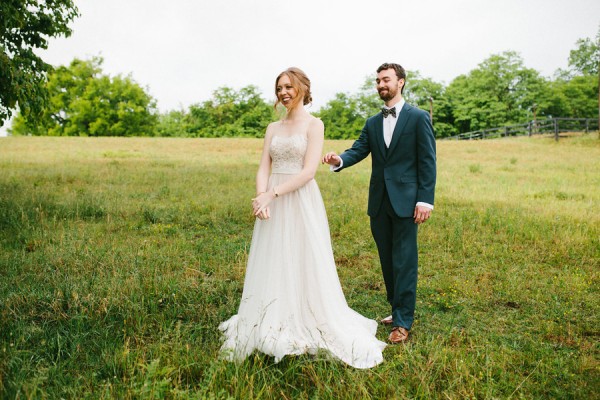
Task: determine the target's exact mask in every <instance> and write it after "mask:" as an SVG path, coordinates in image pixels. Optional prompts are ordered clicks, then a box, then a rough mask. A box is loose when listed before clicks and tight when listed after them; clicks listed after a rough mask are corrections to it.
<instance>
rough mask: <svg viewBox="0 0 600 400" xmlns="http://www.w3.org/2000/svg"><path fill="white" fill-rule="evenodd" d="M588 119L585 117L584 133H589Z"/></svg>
mask: <svg viewBox="0 0 600 400" xmlns="http://www.w3.org/2000/svg"><path fill="white" fill-rule="evenodd" d="M589 131H590V120H589V119H588V118H586V119H585V133H590V132H589Z"/></svg>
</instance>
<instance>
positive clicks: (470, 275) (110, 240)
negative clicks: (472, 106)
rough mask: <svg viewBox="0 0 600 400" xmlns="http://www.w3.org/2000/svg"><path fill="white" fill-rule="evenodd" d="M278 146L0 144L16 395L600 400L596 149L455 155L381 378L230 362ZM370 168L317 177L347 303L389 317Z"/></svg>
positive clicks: (467, 150)
mask: <svg viewBox="0 0 600 400" xmlns="http://www.w3.org/2000/svg"><path fill="white" fill-rule="evenodd" d="M350 143H351V142H349V141H335V142H334V141H332V142H326V145H325V149H324V150H325V151H327V150H330V149H332V150H337V151H340V150H343V149H345V148H346V147H348V146H349V144H350ZM261 145H262V143H261V141H260V140H256V139H149V138H146V139H142V138H28V137H19V138H11V137H9V138H3V139H0V171H1V173H0V394H1V396H0V397H2V398H7V399H13V398H19V399H24V398H144V399H145V398H192V399H204V398H287V399H292V398H293V399H297V398H300V399H302V398H306V399H308V398H311V399H312V398H324V399H337V398H361V399H362V398H373V399H382V398H400V399H402V398H423V399H429V398H441V399H465V398H471V399H498V398H502V399H508V398H513V399H520V398H523V399H531V398H541V399H545V398H565V399H591V398H599V397H600V396H599V394H598V393H600V361H599V359H600V344H599V342H600V341H599V339H600V328H599V326H600V321H599V317H598V316H599V315H600V300H599V294H600V293H599V292H600V290H599V284H598V283H599V279H598V278H599V276H598V274H599V267H600V240H599V236H600V141H599V140H598V139H597V137H594V136H587V137H580V138H569V139H565V140H561V141H560V142H558V143H556V142H554V141H553V140H551V139H539V138H537V139H528V138H521V139H502V140H489V141H473V142H450V141H440V142H439V143H438V170H439V179H438V190H437V196H436V197H437V198H436V209H435V211H434V214H433V217H432V219H431V220H430V221H429V222H428V223H427V224H426V225H424V226H423V227H422V228H421V230H420V265H421V270H420V280H419V292H418V301H417V315H416V317H417V319H416V323H415V325H414V329H413V335H412V339H411V341H410V343H409V344H407V345H401V346H390V347H388V348H387V349H386V350H385V352H384V357H385V362H384V363H383V364H382V365H380V366H378V367H376V368H374V369H371V370H367V371H363V370H355V369H352V368H350V367H347V366H345V365H343V364H341V363H339V362H336V361H331V360H329V359H328V358H327V356H326V355H325V354H323V355H319V356H316V357H311V356H296V357H286V358H285V359H284V360H283V361H282V362H281V363H279V364H275V363H273V360H272V359H271V358H269V357H267V356H263V355H260V354H257V355H255V356H252V357H250V358H249V359H248V360H247V361H245V362H243V363H241V364H234V363H228V362H225V361H222V360H219V357H218V350H219V347H220V335H219V332H218V330H217V326H218V324H219V323H220V322H221V321H223V320H225V319H227V318H228V317H229V316H231V315H232V314H234V313H235V312H236V310H237V306H238V303H239V300H240V296H241V291H242V285H243V277H244V270H245V263H246V257H247V251H248V247H249V244H250V239H251V232H252V225H253V218H252V216H251V211H250V210H251V206H250V199H251V197H252V196H253V194H254V175H255V172H256V169H257V166H258V160H259V156H260V150H261ZM369 173H370V165H369V163H368V162H363V163H362V164H359V165H357V166H356V167H354V168H352V169H349V170H347V171H345V172H343V173H341V174H331V173H329V172H328V170H327V168H326V167H324V166H322V167H321V168H320V169H319V172H318V176H317V181H318V183H319V186H320V187H321V191H322V193H323V197H324V200H325V204H326V207H327V210H328V215H329V223H330V227H331V232H332V240H333V245H334V252H335V256H336V262H337V265H338V271H339V275H340V279H341V281H342V286H343V288H344V291H345V294H346V297H347V300H348V302H349V304H350V306H351V307H353V308H355V309H356V310H357V311H359V312H361V313H363V314H365V315H367V316H369V317H372V318H380V317H383V316H385V315H387V313H388V308H387V305H386V303H385V300H384V293H383V291H384V288H383V282H382V278H381V276H380V272H379V264H378V260H377V255H376V250H375V247H374V244H373V241H372V239H371V235H370V232H369V223H368V217H367V216H366V200H367V187H368V181H369ZM387 334H388V332H387V329H386V328H384V327H380V328H379V331H378V337H380V338H381V339H382V340H385V338H386V337H387Z"/></svg>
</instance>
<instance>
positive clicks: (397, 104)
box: [384, 97, 406, 118]
mask: <svg viewBox="0 0 600 400" xmlns="http://www.w3.org/2000/svg"><path fill="white" fill-rule="evenodd" d="M404 103H406V101H405V100H404V97H402V98H401V99H400V101H399V102H397V103H396V104H394V106H393V107H387V106H384V107H385V108H395V109H396V118H397V116H398V115H399V114H400V111H402V107H404Z"/></svg>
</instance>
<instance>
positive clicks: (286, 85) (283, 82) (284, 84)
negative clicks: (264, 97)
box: [276, 75, 298, 108]
mask: <svg viewBox="0 0 600 400" xmlns="http://www.w3.org/2000/svg"><path fill="white" fill-rule="evenodd" d="M276 93H277V99H278V100H279V102H280V103H281V104H283V105H284V106H285V107H286V108H289V107H290V106H292V105H293V104H294V99H295V98H296V97H297V96H298V91H297V90H296V88H294V87H293V86H292V81H290V78H289V77H288V76H287V75H282V76H281V78H279V81H278V82H277V87H276Z"/></svg>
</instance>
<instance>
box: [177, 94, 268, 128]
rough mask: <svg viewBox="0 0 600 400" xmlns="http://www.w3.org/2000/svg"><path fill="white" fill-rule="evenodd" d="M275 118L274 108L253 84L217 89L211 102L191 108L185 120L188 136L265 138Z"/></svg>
mask: <svg viewBox="0 0 600 400" xmlns="http://www.w3.org/2000/svg"><path fill="white" fill-rule="evenodd" d="M274 119H275V112H274V110H273V107H272V106H271V105H269V104H267V103H266V102H265V101H264V100H263V99H262V97H261V96H260V92H259V90H258V88H257V87H256V86H253V85H249V86H246V87H244V88H242V89H240V90H239V91H236V90H234V89H232V88H229V87H221V88H218V89H217V90H215V91H214V92H213V97H212V99H210V100H207V101H205V102H203V103H202V104H194V105H192V106H190V109H189V113H188V115H187V118H184V120H185V125H186V129H187V131H188V134H189V136H196V137H233V136H238V137H262V136H263V135H264V132H265V129H266V127H267V125H268V124H269V123H270V122H271V121H273V120H274Z"/></svg>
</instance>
